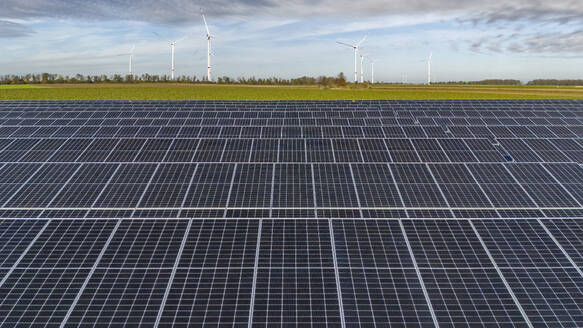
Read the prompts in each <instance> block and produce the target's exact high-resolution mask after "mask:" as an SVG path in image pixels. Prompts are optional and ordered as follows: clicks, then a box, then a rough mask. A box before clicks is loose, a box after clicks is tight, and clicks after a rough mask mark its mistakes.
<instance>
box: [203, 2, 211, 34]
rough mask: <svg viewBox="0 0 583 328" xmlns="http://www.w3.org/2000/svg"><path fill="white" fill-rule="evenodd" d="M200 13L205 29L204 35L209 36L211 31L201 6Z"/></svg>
mask: <svg viewBox="0 0 583 328" xmlns="http://www.w3.org/2000/svg"><path fill="white" fill-rule="evenodd" d="M200 14H201V15H202V20H203V21H204V28H205V29H206V35H207V36H209V37H210V36H211V32H210V31H209V26H208V24H207V23H206V17H205V15H204V11H203V10H202V8H200Z"/></svg>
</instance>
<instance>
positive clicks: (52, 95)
mask: <svg viewBox="0 0 583 328" xmlns="http://www.w3.org/2000/svg"><path fill="white" fill-rule="evenodd" d="M373 99H583V88H575V87H564V88H557V87H527V86H445V85H432V86H422V85H407V86H394V85H375V86H374V87H371V88H366V89H348V88H347V89H322V88H319V87H317V86H313V87H283V86H234V85H227V86H225V85H189V84H133V85H127V84H120V85H112V84H74V85H40V86H39V85H34V86H18V85H17V86H11V85H8V86H6V85H4V86H0V100H373Z"/></svg>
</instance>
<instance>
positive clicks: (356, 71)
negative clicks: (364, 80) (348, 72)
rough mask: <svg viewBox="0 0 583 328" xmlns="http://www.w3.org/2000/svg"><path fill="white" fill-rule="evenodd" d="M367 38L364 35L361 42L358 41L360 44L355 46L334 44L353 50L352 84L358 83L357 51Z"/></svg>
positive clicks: (342, 43)
mask: <svg viewBox="0 0 583 328" xmlns="http://www.w3.org/2000/svg"><path fill="white" fill-rule="evenodd" d="M367 37H368V36H367V35H365V36H364V38H362V40H360V42H359V43H357V44H355V45H352V44H348V43H344V42H336V43H338V44H341V45H343V46H347V47H350V48H352V49H354V83H357V82H358V49H359V47H360V45H361V44H362V43H363V42H364V41H365V40H366V38H367Z"/></svg>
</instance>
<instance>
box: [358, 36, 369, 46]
mask: <svg viewBox="0 0 583 328" xmlns="http://www.w3.org/2000/svg"><path fill="white" fill-rule="evenodd" d="M367 38H368V34H367V35H365V36H364V38H362V40H360V42H359V43H357V44H356V46H357V47H358V46H360V45H361V44H362V43H363V42H364V41H366V39H367Z"/></svg>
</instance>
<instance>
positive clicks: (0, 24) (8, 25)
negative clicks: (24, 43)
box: [0, 20, 34, 38]
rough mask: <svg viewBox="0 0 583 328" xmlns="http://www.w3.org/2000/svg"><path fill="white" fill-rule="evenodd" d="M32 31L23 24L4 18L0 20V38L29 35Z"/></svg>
mask: <svg viewBox="0 0 583 328" xmlns="http://www.w3.org/2000/svg"><path fill="white" fill-rule="evenodd" d="M33 33H34V31H33V30H32V29H30V28H28V27H27V26H25V25H22V24H19V23H14V22H10V21H6V20H0V38H18V37H23V36H29V35H31V34H33Z"/></svg>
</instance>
